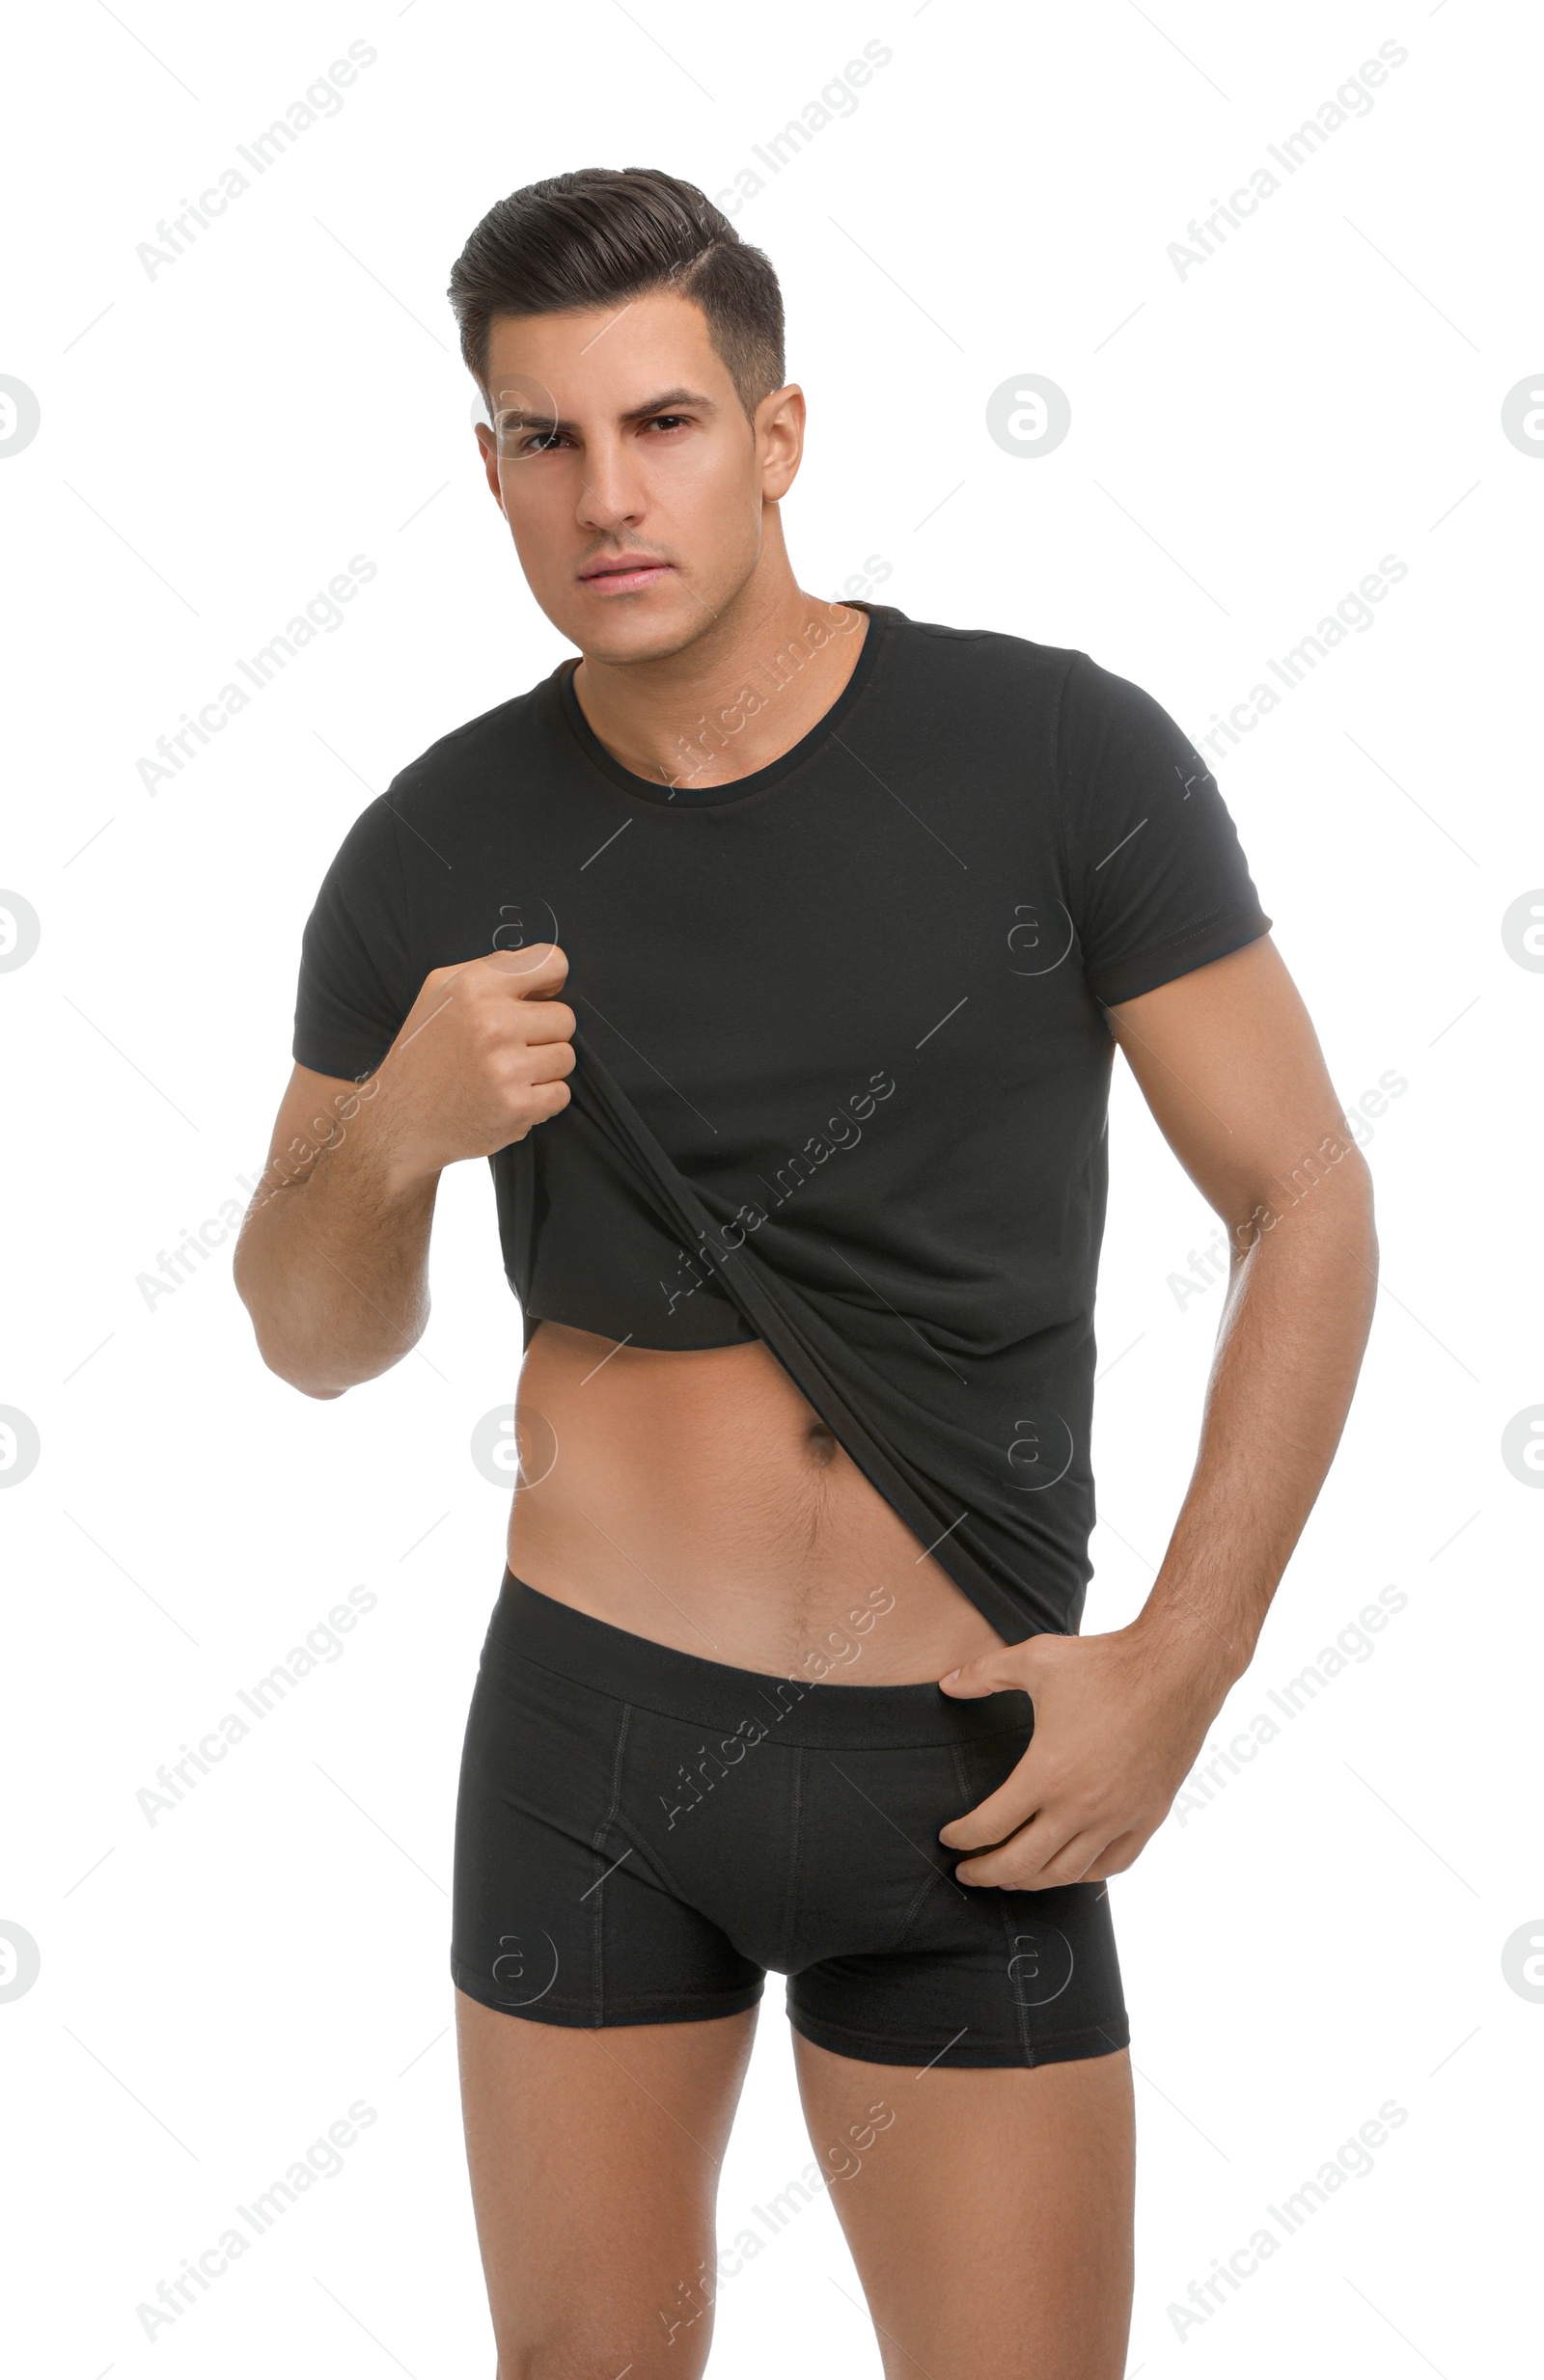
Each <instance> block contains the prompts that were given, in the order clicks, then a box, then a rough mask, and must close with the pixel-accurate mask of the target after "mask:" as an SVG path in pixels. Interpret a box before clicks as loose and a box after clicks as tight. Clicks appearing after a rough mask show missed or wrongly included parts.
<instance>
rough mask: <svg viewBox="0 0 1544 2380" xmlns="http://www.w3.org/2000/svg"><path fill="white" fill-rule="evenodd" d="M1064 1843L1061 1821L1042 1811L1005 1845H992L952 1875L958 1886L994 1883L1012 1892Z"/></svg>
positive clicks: (1064, 1827) (966, 1861)
mask: <svg viewBox="0 0 1544 2380" xmlns="http://www.w3.org/2000/svg"><path fill="white" fill-rule="evenodd" d="M1066 1840H1067V1828H1066V1825H1065V1823H1064V1821H1062V1820H1059V1819H1054V1818H1051V1817H1048V1816H1047V1815H1046V1814H1045V1813H1044V1812H1043V1811H1042V1812H1040V1813H1038V1814H1037V1815H1036V1816H1035V1817H1034V1818H1033V1819H1031V1820H1030V1822H1029V1824H1028V1825H1027V1826H1021V1827H1020V1828H1019V1830H1018V1832H1017V1833H1016V1834H1013V1835H1010V1836H1009V1837H1008V1839H1007V1841H1006V1843H996V1844H993V1846H992V1847H991V1848H990V1850H986V1851H981V1852H979V1853H978V1854H977V1856H976V1857H975V1858H973V1859H965V1860H961V1861H960V1863H959V1865H958V1867H956V1869H955V1870H954V1874H955V1876H956V1877H957V1879H958V1881H959V1882H960V1883H961V1884H995V1885H1001V1886H1003V1887H1004V1888H1005V1889H1006V1890H1008V1891H1012V1890H1014V1889H1015V1888H1017V1887H1019V1886H1022V1885H1023V1884H1025V1883H1026V1882H1027V1881H1028V1879H1029V1878H1030V1877H1031V1876H1033V1875H1034V1874H1037V1873H1038V1872H1039V1870H1040V1869H1041V1868H1042V1867H1043V1866H1044V1865H1045V1862H1046V1861H1047V1860H1048V1859H1050V1858H1052V1857H1053V1856H1054V1855H1055V1853H1056V1852H1057V1851H1059V1850H1060V1849H1061V1848H1062V1845H1063V1843H1065V1842H1066Z"/></svg>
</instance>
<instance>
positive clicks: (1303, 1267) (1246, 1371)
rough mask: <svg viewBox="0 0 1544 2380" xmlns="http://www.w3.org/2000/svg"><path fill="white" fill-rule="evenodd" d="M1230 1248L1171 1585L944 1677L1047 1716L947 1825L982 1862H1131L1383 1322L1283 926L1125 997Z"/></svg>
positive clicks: (1157, 1112)
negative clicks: (1105, 1618)
mask: <svg viewBox="0 0 1544 2380" xmlns="http://www.w3.org/2000/svg"><path fill="white" fill-rule="evenodd" d="M1110 1015H1111V1023H1112V1028H1113V1030H1114V1032H1115V1034H1116V1037H1117V1041H1118V1042H1119V1044H1120V1047H1121V1048H1122V1050H1123V1051H1124V1052H1125V1053H1126V1056H1127V1058H1128V1060H1129V1062H1130V1064H1131V1068H1132V1072H1133V1073H1134V1074H1135V1076H1136V1077H1137V1080H1138V1081H1139V1082H1140V1084H1141V1085H1142V1089H1143V1093H1144V1097H1145V1099H1146V1100H1147V1103H1148V1106H1149V1107H1150V1108H1151V1109H1152V1111H1153V1114H1154V1116H1155V1117H1156V1118H1157V1121H1158V1124H1159V1126H1160V1128H1161V1130H1162V1131H1163V1133H1164V1135H1165V1137H1166V1138H1167V1140H1168V1141H1169V1144H1170V1146H1171V1147H1172V1150H1173V1151H1174V1154H1175V1156H1176V1157H1177V1158H1178V1159H1179V1162H1180V1163H1181V1164H1182V1165H1183V1166H1184V1167H1185V1170H1186V1172H1187V1173H1188V1174H1189V1175H1190V1177H1191V1179H1192V1180H1193V1181H1194V1182H1195V1183H1196V1185H1197V1186H1198V1188H1199V1190H1201V1191H1202V1192H1203V1194H1204V1195H1205V1197H1206V1198H1207V1200H1208V1201H1209V1203H1210V1204H1211V1206H1212V1207H1213V1208H1214V1209H1215V1210H1216V1212H1217V1214H1218V1215H1219V1216H1220V1217H1222V1219H1223V1221H1224V1223H1225V1224H1226V1225H1227V1231H1228V1235H1229V1239H1230V1242H1231V1248H1232V1262H1231V1268H1230V1278H1229V1282H1228V1288H1227V1299H1226V1303H1225V1306H1224V1311H1223V1319H1222V1325H1221V1328H1220V1331H1219V1335H1218V1343H1217V1353H1216V1355H1215V1357H1214V1360H1213V1364H1212V1371H1211V1378H1210V1381H1209V1382H1208V1386H1207V1394H1206V1403H1205V1410H1204V1414H1203V1418H1202V1424H1201V1432H1200V1445H1199V1454H1198V1457H1197V1462H1196V1466H1195V1470H1194V1472H1193V1474H1192V1477H1191V1481H1190V1486H1189V1490H1188V1491H1187V1493H1186V1496H1185V1499H1184V1502H1183V1504H1182V1505H1181V1507H1180V1511H1179V1516H1178V1518H1177V1519H1176V1521H1175V1523H1174V1528H1173V1533H1172V1537H1171V1539H1170V1543H1169V1547H1168V1551H1167V1552H1166V1554H1165V1556H1164V1560H1163V1564H1162V1566H1161V1568H1160V1570H1159V1573H1158V1575H1157V1578H1156V1580H1155V1581H1154V1584H1153V1587H1152V1591H1151V1593H1150V1594H1149V1596H1148V1598H1147V1600H1146V1602H1145V1603H1144V1606H1143V1609H1142V1611H1141V1612H1140V1613H1139V1614H1138V1616H1137V1618H1136V1619H1135V1620H1134V1621H1133V1622H1132V1623H1131V1625H1130V1626H1129V1627H1128V1628H1118V1629H1116V1630H1113V1631H1112V1632H1111V1633H1109V1634H1107V1635H1103V1636H1091V1637H1059V1636H1034V1637H1031V1638H1029V1639H1028V1640H1027V1641H1026V1642H1025V1643H1024V1644H1022V1645H1013V1646H1008V1647H1006V1648H1005V1649H1004V1651H1003V1652H1001V1653H996V1654H988V1655H983V1656H982V1657H981V1658H980V1659H979V1660H977V1661H972V1662H969V1663H967V1664H966V1665H965V1667H964V1668H963V1669H962V1670H959V1671H957V1672H955V1673H953V1675H952V1676H951V1678H947V1679H945V1680H944V1681H943V1683H944V1684H945V1686H946V1688H948V1690H949V1691H951V1692H954V1693H964V1694H983V1693H990V1692H993V1691H994V1690H996V1689H997V1688H999V1687H1001V1686H1004V1685H1016V1686H1021V1687H1023V1688H1025V1689H1026V1690H1028V1691H1029V1692H1030V1694H1031V1696H1032V1698H1033V1700H1034V1711H1035V1735H1034V1742H1033V1743H1032V1745H1031V1747H1030V1750H1029V1751H1028V1752H1027V1753H1026V1755H1025V1757H1024V1759H1023V1760H1022V1761H1021V1762H1020V1764H1019V1765H1018V1767H1017V1768H1016V1769H1015V1770H1014V1771H1013V1774H1012V1776H1011V1777H1009V1778H1008V1779H1007V1780H1006V1783H1005V1784H1004V1785H1003V1786H1002V1787H1001V1788H1000V1789H999V1791H998V1792H996V1793H994V1794H993V1795H991V1796H990V1797H989V1798H988V1799H987V1800H986V1801H984V1802H982V1803H981V1804H980V1805H979V1808H977V1809H976V1810H973V1811H971V1812H970V1813H968V1814H967V1816H965V1817H964V1818H961V1819H956V1820H954V1821H953V1822H952V1823H951V1825H949V1826H947V1827H946V1828H944V1830H943V1832H942V1836H941V1840H942V1841H943V1842H944V1843H946V1844H947V1845H948V1846H949V1847H951V1848H953V1849H964V1850H969V1851H972V1852H976V1851H978V1850H980V1849H981V1847H984V1846H995V1848H992V1849H987V1850H985V1851H984V1852H983V1853H982V1855H981V1856H979V1857H975V1858H972V1859H970V1860H967V1861H966V1862H965V1864H964V1865H962V1866H961V1867H960V1868H958V1869H957V1870H956V1874H958V1875H959V1877H960V1878H961V1880H962V1881H963V1882H966V1883H979V1884H999V1885H1015V1886H1023V1885H1030V1886H1042V1885H1050V1884H1064V1883H1070V1882H1074V1881H1076V1880H1078V1879H1079V1878H1082V1877H1090V1878H1092V1877H1099V1876H1106V1875H1111V1874H1116V1873H1117V1871H1118V1870H1120V1869H1122V1868H1126V1867H1129V1866H1130V1864H1131V1862H1132V1861H1133V1860H1134V1859H1135V1858H1136V1856H1137V1854H1138V1852H1139V1851H1140V1850H1141V1849H1142V1847H1143V1845H1144V1843H1145V1842H1146V1841H1147V1840H1148V1838H1149V1836H1151V1835H1152V1834H1153V1833H1154V1832H1155V1830H1156V1829H1157V1827H1158V1826H1159V1825H1160V1824H1161V1823H1162V1821H1163V1819H1164V1818H1165V1817H1166V1815H1167V1813H1168V1810H1169V1807H1170V1804H1171V1803H1172V1799H1173V1796H1174V1794H1175V1792H1177V1790H1178V1788H1179V1785H1180V1783H1181V1781H1182V1780H1183V1778H1184V1776H1185V1775H1186V1773H1187V1772H1188V1770H1189V1768H1190V1766H1191V1764H1192V1763H1193V1761H1194V1759H1195V1757H1196V1754H1197V1752H1198V1750H1199V1747H1200V1744H1201V1742H1202V1740H1203V1739H1204V1737H1205V1734H1206V1730H1207V1728H1208V1727H1209V1725H1210V1724H1211V1721H1212V1719H1213V1718H1214V1716H1215V1715H1216V1712H1217V1710H1218V1709H1219V1708H1220V1706H1221V1704H1222V1702H1223V1700H1224V1698H1225V1696H1226V1695H1227V1690H1228V1688H1229V1687H1230V1686H1231V1685H1232V1684H1233V1683H1234V1682H1235V1681H1236V1680H1237V1679H1238V1678H1239V1677H1240V1676H1241V1675H1242V1673H1243V1671H1244V1670H1245V1669H1246V1668H1247V1667H1248V1665H1249V1662H1250V1660H1251V1658H1252V1657H1253V1655H1254V1651H1255V1641H1256V1639H1257V1637H1258V1635H1259V1630H1260V1627H1261V1624H1262V1623H1263V1621H1264V1618H1265V1613H1266V1611H1267V1609H1268V1607H1269V1604H1270V1600H1271V1597H1272V1595H1273V1594H1274V1592H1275V1590H1276V1586H1277V1583H1278V1581H1279V1579H1280V1578H1281V1575H1282V1571H1283V1570H1284V1568H1285V1567H1286V1563H1287V1561H1288V1559H1289V1557H1290V1555H1291V1552H1292V1548H1293V1546H1295V1545H1296V1544H1297V1541H1298V1538H1299V1536H1300V1535H1301V1533H1302V1529H1303V1525H1304V1523H1305V1521H1306V1520H1307V1518H1308V1516H1309V1514H1310V1511H1311V1510H1312V1507H1313V1503H1314V1499H1315V1497H1316V1496H1317V1495H1318V1492H1319V1490H1320V1488H1321V1486H1322V1485H1323V1482H1324V1477H1325V1474H1326V1472H1327V1471H1328V1469H1329V1467H1330V1464H1331V1462H1332V1460H1333V1458H1334V1455H1335V1450H1336V1447H1337V1444H1338V1443H1339V1439H1340V1434H1341V1431H1342V1429H1343V1428H1344V1425H1345V1417H1346V1413H1347V1410H1348V1409H1349V1407H1350V1403H1351V1396H1352V1392H1353V1390H1354V1388H1355V1385H1356V1380H1357V1374H1358V1371H1359V1368H1360V1366H1361V1362H1362V1354H1363V1350H1364V1348H1365V1344H1366V1338H1367V1332H1368V1329H1369V1328H1370V1326H1371V1319H1372V1306H1373V1299H1374V1297H1375V1294H1376V1270H1377V1240H1376V1236H1375V1233H1374V1229H1373V1219H1372V1190H1371V1180H1370V1176H1369V1175H1368V1172H1367V1168H1366V1165H1365V1163H1364V1161H1363V1159H1362V1157H1361V1155H1360V1154H1359V1152H1358V1151H1357V1149H1356V1148H1355V1147H1354V1146H1353V1144H1352V1142H1351V1138H1350V1134H1349V1131H1348V1129H1347V1127H1346V1123H1345V1119H1344V1117H1343V1115H1342V1113H1341V1110H1340V1106H1339V1103H1338V1101H1337V1099H1336V1096H1335V1092H1334V1089H1333V1087H1332V1085H1331V1082H1330V1080H1329V1076H1328V1074H1327V1072H1326V1070H1325V1066H1324V1060H1323V1056H1322V1053H1321V1052H1320V1050H1319V1045H1318V1041H1317V1038H1316V1036H1315V1034H1314V1031H1313V1027H1312V1026H1311V1024H1310V1020H1309V1017H1308V1014H1307V1011H1306V1010H1305V1009H1304V1007H1303V1003H1302V1001H1301V999H1299V997H1298V994H1297V991H1296V989H1295V987H1294V985H1293V983H1292V980H1291V977H1290V976H1289V975H1288V973H1287V971H1286V969H1285V967H1284V966H1283V965H1282V959H1281V956H1280V954H1279V953H1278V951H1277V950H1276V948H1275V946H1274V944H1272V943H1271V941H1270V939H1269V937H1268V936H1266V937H1263V938H1262V939H1261V940H1260V941H1258V942H1255V943H1251V944H1248V945H1247V946H1246V947H1245V948H1244V949H1242V950H1238V951H1235V952H1233V953H1232V955H1231V956H1230V957H1228V958H1226V959H1219V960H1217V961H1216V962H1215V963H1214V964H1213V965H1212V966H1210V967H1203V968H1199V969H1197V970H1195V971H1193V972H1192V973H1190V974H1188V975H1182V976H1180V977H1178V978H1177V979H1176V980H1175V981H1174V982H1172V983H1169V984H1163V985H1161V986H1160V987H1159V988H1158V990H1157V991H1155V992H1148V993H1145V994H1144V995H1143V997H1142V998H1141V999H1134V1000H1127V1001H1125V1002H1123V1003H1122V1005H1121V1006H1120V1007H1118V1008H1117V1009H1114V1010H1112V1011H1111V1012H1110Z"/></svg>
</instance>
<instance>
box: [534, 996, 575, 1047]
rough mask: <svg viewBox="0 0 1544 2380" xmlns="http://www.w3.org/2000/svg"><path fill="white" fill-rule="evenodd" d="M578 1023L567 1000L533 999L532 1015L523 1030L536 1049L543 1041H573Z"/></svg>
mask: <svg viewBox="0 0 1544 2380" xmlns="http://www.w3.org/2000/svg"><path fill="white" fill-rule="evenodd" d="M528 997H530V996H529V995H528ZM578 1022H579V1020H578V1019H577V1017H576V1016H575V1015H574V1013H573V1010H572V1009H571V1008H570V1007H569V1005H568V1003H567V1001H566V1000H565V999H534V998H532V999H531V1013H530V1015H529V1016H528V1017H527V1018H526V1020H525V1022H524V1026H523V1028H522V1029H523V1031H524V1033H525V1037H526V1040H527V1042H528V1043H530V1044H531V1045H532V1046H533V1047H534V1046H535V1045H536V1044H537V1043H538V1042H542V1041H572V1039H573V1036H574V1031H575V1028H576V1027H577V1025H578Z"/></svg>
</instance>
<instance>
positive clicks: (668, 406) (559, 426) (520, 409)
mask: <svg viewBox="0 0 1544 2380" xmlns="http://www.w3.org/2000/svg"><path fill="white" fill-rule="evenodd" d="M682 405H690V406H691V407H692V409H693V411H694V412H697V413H716V412H717V411H718V406H717V405H716V403H715V402H714V400H713V398H712V397H707V396H704V395H703V391H702V390H701V389H684V388H683V389H666V390H665V391H664V392H663V394H662V395H660V396H658V397H649V399H648V403H647V404H642V405H629V407H628V408H627V411H626V412H625V413H623V414H620V415H619V416H618V419H619V420H620V421H621V422H647V421H648V420H649V419H650V418H651V416H653V415H654V414H656V413H672V412H675V411H676V410H678V409H679V407H681V406H682ZM495 419H496V420H500V421H504V422H512V423H515V424H520V425H522V426H524V425H525V424H531V425H533V426H535V427H537V428H539V429H543V430H545V431H547V432H548V433H549V434H551V433H554V432H556V431H558V430H565V431H567V432H568V434H569V435H570V436H571V435H572V434H573V431H574V429H575V426H576V424H574V423H572V422H563V421H555V420H553V418H552V417H551V416H550V415H549V414H545V413H533V412H531V411H530V409H529V408H528V407H527V406H524V405H511V406H510V407H509V408H508V410H507V411H505V412H503V413H497V412H496V414H495Z"/></svg>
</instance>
